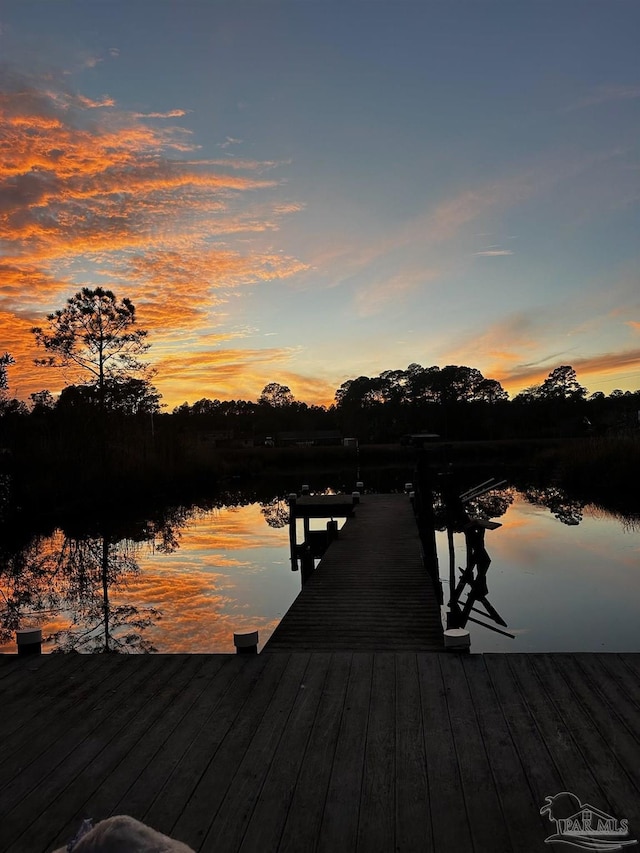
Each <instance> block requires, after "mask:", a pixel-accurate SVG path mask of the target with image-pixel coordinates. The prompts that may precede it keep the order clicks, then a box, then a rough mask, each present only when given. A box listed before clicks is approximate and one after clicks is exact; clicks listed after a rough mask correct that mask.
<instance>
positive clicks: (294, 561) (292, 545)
mask: <svg viewBox="0 0 640 853" xmlns="http://www.w3.org/2000/svg"><path fill="white" fill-rule="evenodd" d="M297 498H298V496H297V494H296V493H295V492H291V494H290V495H289V550H290V551H291V571H292V572H297V571H298V543H297V538H296V500H297Z"/></svg>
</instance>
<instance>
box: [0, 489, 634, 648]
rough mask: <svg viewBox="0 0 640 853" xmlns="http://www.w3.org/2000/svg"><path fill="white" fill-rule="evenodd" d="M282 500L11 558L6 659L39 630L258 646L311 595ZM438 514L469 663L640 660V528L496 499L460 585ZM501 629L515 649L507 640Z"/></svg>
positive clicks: (67, 540) (134, 640)
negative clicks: (239, 637)
mask: <svg viewBox="0 0 640 853" xmlns="http://www.w3.org/2000/svg"><path fill="white" fill-rule="evenodd" d="M286 493H288V491H287V492H285V494H286ZM274 494H275V491H274V492H271V493H270V494H269V495H267V494H264V493H263V494H260V495H257V494H255V492H252V491H244V492H243V491H241V490H240V489H235V488H233V489H228V490H227V491H226V492H225V493H224V494H220V495H218V496H217V497H216V499H215V500H214V501H210V502H209V503H208V504H207V505H205V506H188V507H185V506H180V507H171V508H165V509H163V510H162V511H161V512H157V513H155V514H151V515H148V516H147V517H143V518H142V519H137V520H135V519H133V520H128V521H126V522H122V523H119V524H116V523H115V522H113V521H111V522H110V523H107V522H105V521H100V522H96V523H95V524H94V525H93V526H92V527H89V528H87V527H84V528H81V527H80V526H79V525H76V526H75V527H74V526H71V525H67V526H66V527H65V528H64V529H57V530H55V531H53V532H52V533H50V534H48V535H43V534H41V535H39V536H34V537H26V538H25V540H24V541H22V542H16V543H14V547H9V545H8V544H6V542H5V545H4V546H3V548H4V550H2V551H0V650H3V651H9V652H13V651H15V645H14V631H15V630H16V629H17V628H18V627H25V626H27V625H31V624H33V623H37V624H39V625H41V626H42V627H43V633H44V634H45V636H48V637H49V641H48V643H47V644H46V645H45V650H46V651H51V650H53V649H55V648H58V649H65V650H66V649H71V648H74V649H77V650H79V651H91V650H102V651H104V650H107V649H108V650H111V651H123V650H124V651H126V650H128V651H151V650H154V649H157V650H158V651H161V652H233V642H232V636H233V632H234V631H245V630H247V631H248V630H254V629H256V628H257V629H258V630H259V631H260V641H261V645H262V644H263V643H264V642H265V641H266V640H267V639H268V638H269V636H270V635H271V632H272V631H273V630H274V628H275V626H276V625H277V624H278V622H279V620H280V618H281V617H282V616H283V615H284V613H285V612H286V611H287V609H288V608H289V606H290V605H291V603H292V602H293V600H294V598H295V597H296V595H297V594H298V592H299V589H300V586H299V584H300V579H299V577H298V576H297V575H296V574H295V573H292V572H291V571H290V560H289V535H288V533H289V532H288V528H287V521H288V507H287V501H286V498H285V496H284V494H275V496H274ZM440 510H441V524H440V525H439V527H440V529H441V532H440V533H439V534H438V539H439V542H438V550H439V558H440V567H441V573H442V574H443V575H445V576H444V577H443V579H442V580H443V583H444V585H445V590H446V592H445V599H446V600H448V599H449V598H451V591H453V593H454V598H455V596H457V607H458V611H459V612H458V616H460V617H461V618H464V619H465V620H466V622H467V623H468V625H467V627H469V628H470V630H471V632H472V651H474V652H481V651H494V650H496V651H562V650H571V651H578V650H591V651H594V650H607V651H637V650H638V639H637V629H636V625H637V624H638V620H639V619H640V575H639V570H638V567H639V565H640V563H639V557H640V541H639V535H638V533H639V530H638V526H637V518H636V519H635V520H634V519H629V518H628V517H627V518H622V517H618V518H614V517H612V516H611V515H610V514H607V513H605V512H603V511H602V510H600V509H597V508H595V507H593V506H592V505H589V504H585V503H584V502H581V501H579V500H576V499H575V498H572V497H569V496H568V495H566V494H565V493H563V492H562V491H561V490H559V489H558V488H557V487H555V486H548V487H545V488H542V487H535V488H534V487H525V488H523V489H522V490H520V491H518V490H516V489H514V488H511V487H510V488H500V489H497V490H492V491H491V492H489V493H488V494H485V495H480V496H479V497H477V498H474V499H473V500H470V501H468V502H466V504H465V513H466V515H467V516H468V518H473V519H499V522H500V524H501V525H502V526H501V527H500V529H499V530H496V531H495V532H489V533H487V532H486V530H487V528H486V527H482V526H480V527H478V526H477V525H476V527H475V528H474V527H471V528H468V529H467V531H466V533H467V535H466V536H465V530H464V524H463V525H460V524H456V525H454V527H453V528H452V529H451V537H452V538H453V540H454V546H455V553H456V554H457V555H458V556H457V557H456V560H455V566H454V567H455V573H454V580H453V583H451V580H450V578H448V577H446V574H447V567H448V566H449V562H450V554H449V543H448V538H449V537H448V535H447V530H446V518H445V515H444V504H443V503H442V502H441V504H440ZM465 523H466V522H465ZM474 536H475V537H476V538H475V539H474ZM487 560H489V562H490V564H491V565H490V568H489V564H488V562H487ZM461 583H462V586H460V584H461ZM458 587H459V589H458ZM471 620H475V621H473V622H472V621H471ZM479 620H483V621H484V622H485V623H486V625H488V626H489V627H491V628H492V629H493V630H491V631H487V630H486V627H481V626H480V625H478V624H477V622H478V621H479ZM505 623H508V631H507V633H509V634H514V635H515V639H509V638H508V637H505V636H502V635H501V634H498V633H496V630H502V629H504V628H505V627H507V626H506V624H505Z"/></svg>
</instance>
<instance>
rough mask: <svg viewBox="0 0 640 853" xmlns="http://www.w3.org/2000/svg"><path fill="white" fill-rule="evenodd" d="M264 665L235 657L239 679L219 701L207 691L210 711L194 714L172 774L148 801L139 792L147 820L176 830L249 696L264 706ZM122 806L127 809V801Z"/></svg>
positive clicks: (168, 830) (165, 829) (164, 829)
mask: <svg viewBox="0 0 640 853" xmlns="http://www.w3.org/2000/svg"><path fill="white" fill-rule="evenodd" d="M263 664H264V661H258V660H256V659H253V658H248V657H233V658H232V660H231V661H229V662H228V666H230V667H231V669H233V670H234V671H235V672H236V676H235V678H234V679H233V680H232V681H231V683H230V684H229V686H228V687H227V689H226V690H225V691H224V692H223V694H222V695H221V696H220V697H219V698H218V700H217V701H216V700H215V699H214V700H213V701H209V700H210V697H209V694H208V693H207V694H206V709H205V710H206V714H204V715H202V716H201V715H200V714H197V715H195V716H193V717H190V719H189V725H188V726H187V727H185V728H186V731H185V734H184V738H183V739H182V742H183V743H184V751H183V753H182V756H181V757H180V760H179V761H178V763H177V764H176V765H175V766H174V767H173V769H172V771H171V773H170V774H169V776H168V777H167V778H166V779H163V780H160V781H161V784H160V788H159V791H158V792H157V793H155V794H152V796H151V797H150V798H149V802H148V803H147V802H145V801H143V800H146V798H143V797H142V796H141V795H139V794H138V796H137V798H136V802H137V805H138V807H139V808H141V809H142V811H141V812H140V816H141V818H142V819H144V820H145V822H148V823H149V824H151V825H152V826H155V827H157V828H158V830H159V831H161V832H165V833H171V832H172V831H173V829H174V827H175V825H176V823H177V822H178V819H179V818H180V815H181V813H182V811H183V810H184V809H185V803H190V802H191V798H192V794H193V792H194V791H195V789H196V787H197V785H198V783H199V781H200V779H201V778H202V777H203V776H205V775H206V774H207V773H209V772H211V771H210V770H209V767H210V765H211V764H212V762H214V761H215V758H216V755H217V752H218V750H219V749H220V747H221V745H222V744H223V741H224V739H225V737H226V736H227V734H228V732H229V731H230V729H231V727H232V725H233V724H234V722H235V721H236V720H237V718H238V716H239V714H241V713H242V711H243V709H244V707H245V705H246V703H247V701H248V699H249V697H252V698H253V700H254V701H255V702H256V704H257V705H258V706H259V705H260V703H261V690H262V688H261V686H260V684H259V680H260V678H261V676H262V673H263V669H264V666H263ZM281 666H282V662H280V664H279V666H277V667H276V678H277V677H278V676H279V672H280V667H281ZM254 689H255V691H256V692H255V694H254ZM204 704H205V703H203V705H204ZM150 793H152V792H150ZM197 799H198V796H197V795H195V797H194V802H196V804H197ZM212 799H213V798H212ZM122 806H123V808H124V803H122Z"/></svg>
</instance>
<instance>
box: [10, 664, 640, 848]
mask: <svg viewBox="0 0 640 853" xmlns="http://www.w3.org/2000/svg"><path fill="white" fill-rule="evenodd" d="M51 660H52V663H51V672H53V671H55V672H57V673H60V672H62V671H63V670H61V669H58V664H57V662H55V661H54V660H53V659H51ZM637 664H638V656H637V655H626V654H611V655H587V654H580V655H568V654H566V655H565V654H550V655H483V656H478V655H463V656H456V655H455V654H453V655H449V654H448V653H444V652H442V653H440V654H434V653H430V652H418V653H405V652H401V653H396V652H394V653H374V654H371V653H355V652H354V653H352V652H346V653H335V654H332V655H331V656H328V655H320V654H315V653H314V654H313V655H304V654H297V653H295V654H287V653H282V654H271V655H260V656H255V657H242V656H206V655H203V656H171V655H168V656H166V655H165V656H144V657H142V656H141V657H122V658H121V657H118V656H113V657H112V658H111V661H110V662H108V667H107V668H105V666H106V664H105V658H104V657H103V656H99V657H93V658H92V657H91V656H86V657H83V658H81V659H80V660H79V661H78V664H77V667H78V668H77V669H75V668H70V669H69V670H68V672H69V682H70V683H69V697H76V696H77V697H80V696H81V695H82V691H83V689H84V686H86V685H87V684H92V683H94V684H95V687H96V692H94V693H93V694H92V695H93V702H92V701H90V697H89V696H84V698H83V701H82V702H80V703H79V707H78V708H77V709H75V710H74V709H72V708H70V709H69V713H68V714H66V715H65V719H63V720H61V719H60V713H59V708H60V706H59V703H55V702H53V703H51V702H50V703H48V704H47V703H44V704H43V705H42V708H41V714H40V716H39V717H38V725H39V729H38V730H37V731H36V733H35V736H32V737H30V736H29V734H30V733H29V731H28V729H26V728H24V729H23V728H21V729H19V733H18V735H17V736H16V749H17V752H18V753H19V752H20V751H21V750H23V751H24V754H25V756H26V757H27V759H28V760H27V761H26V763H25V764H24V765H21V764H20V763H19V762H16V763H15V764H13V765H12V762H11V761H7V762H5V764H4V765H2V766H1V767H0V791H1V792H2V810H3V814H2V820H1V821H0V853H18V851H19V853H27V851H28V853H31V851H34V853H35V851H46V850H48V849H52V847H53V846H54V844H55V846H59V845H61V844H62V843H63V842H65V841H67V840H68V838H69V837H70V836H71V835H72V834H73V833H75V831H76V830H77V823H78V819H79V818H80V817H82V816H84V815H85V814H86V810H87V809H91V810H92V811H93V814H92V815H91V816H92V817H94V818H96V819H100V818H102V817H104V816H106V814H107V813H109V812H113V813H115V812H129V813H132V814H133V815H134V816H135V817H138V818H140V819H142V820H145V822H147V823H149V824H150V825H152V826H156V828H158V829H160V830H161V831H164V832H166V833H167V834H169V835H173V836H174V837H176V838H179V839H181V840H184V841H185V842H186V843H188V844H190V845H191V846H192V847H193V848H194V849H195V850H201V851H209V850H215V851H216V853H239V851H242V853H252V851H257V850H258V848H260V851H261V853H276V851H278V853H292V852H293V851H297V850H311V851H315V852H316V853H317V851H321V853H324V851H328V850H331V851H332V853H333V851H336V850H362V851H366V853H368V851H369V850H371V851H378V850H379V851H381V853H386V851H387V850H397V851H407V852H409V851H411V852H412V851H429V853H432V851H433V853H450V851H451V850H460V851H465V853H466V851H474V853H477V852H478V851H482V850H490V851H491V853H494V851H499V850H514V851H515V850H517V851H518V853H521V851H523V853H530V851H531V853H533V851H535V850H538V849H542V846H543V845H544V840H545V838H546V837H548V836H549V835H551V834H552V833H553V832H554V830H555V824H553V823H551V822H550V821H549V820H548V819H547V817H545V816H541V815H540V813H539V812H540V808H541V806H542V805H544V803H545V798H546V797H549V796H553V795H555V794H557V793H560V792H562V791H570V792H572V793H574V794H575V795H576V796H577V797H578V798H579V799H580V800H581V801H582V802H583V803H589V804H591V805H593V806H595V807H599V808H602V809H604V810H605V811H607V812H610V813H611V814H612V815H613V816H615V817H617V818H618V819H623V818H626V819H628V820H629V822H630V830H631V832H630V836H631V837H632V838H637V837H638V836H639V835H640V779H639V771H638V769H637V768H638V766H639V765H640V762H639V761H638V759H639V758H640V754H639V751H640V747H639V746H638V743H639V741H640V691H638V690H637V689H636V684H637V681H638V675H639V674H640V672H639V671H638V669H637ZM0 665H1V664H0ZM47 666H48V664H47V656H43V657H42V659H41V660H40V661H39V667H38V668H39V670H40V671H41V672H42V673H43V674H45V670H46V669H47ZM109 667H111V668H112V670H111V671H110V675H109V677H108V678H107V679H105V683H104V684H103V683H98V682H99V681H100V679H99V678H97V676H96V674H98V675H104V674H105V673H106V672H107V671H108V669H109ZM63 669H64V668H63ZM49 676H50V673H47V674H46V677H47V678H48V677H49ZM81 676H82V677H81ZM14 681H15V683H16V684H17V685H18V684H19V685H21V686H23V687H24V677H23V671H21V667H20V666H15V664H14V666H12V667H11V672H8V671H7V672H5V678H4V679H3V687H4V689H5V690H7V692H8V693H11V685H12V683H13V682H14ZM31 684H32V689H33V691H34V694H33V696H34V698H36V696H37V692H36V691H37V685H38V681H37V680H35V679H34V680H33V681H32V682H31ZM50 684H51V685H53V681H51V682H50ZM83 685H84V686H83ZM303 685H304V687H303ZM24 695H25V697H26V698H27V699H29V698H30V695H29V692H28V691H27V692H26V693H25V694H24ZM65 698H66V697H65V696H64V693H60V703H62V702H63V700H64V699H65ZM3 707H4V706H3V705H2V704H1V703H0V715H2V711H3ZM1 725H2V719H1V718H0V726H1ZM50 732H51V733H53V736H51V735H50V734H49V733H50ZM34 737H35V739H36V740H39V746H38V747H37V748H36V749H35V750H34V749H32V746H31V744H30V740H33V739H34ZM12 760H15V759H12ZM3 770H4V771H7V770H9V771H10V772H9V773H6V772H3ZM5 802H7V803H8V808H7V809H6V810H5ZM95 809H97V810H98V812H96V811H95Z"/></svg>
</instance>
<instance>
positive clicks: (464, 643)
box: [444, 628, 471, 649]
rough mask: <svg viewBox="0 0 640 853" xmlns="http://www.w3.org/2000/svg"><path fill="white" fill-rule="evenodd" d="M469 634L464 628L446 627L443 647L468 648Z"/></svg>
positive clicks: (469, 642)
mask: <svg viewBox="0 0 640 853" xmlns="http://www.w3.org/2000/svg"><path fill="white" fill-rule="evenodd" d="M470 645H471V635H470V634H469V632H468V631H467V630H465V629H464V628H447V630H446V631H445V632H444V647H445V649H468V648H469V646H470Z"/></svg>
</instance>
